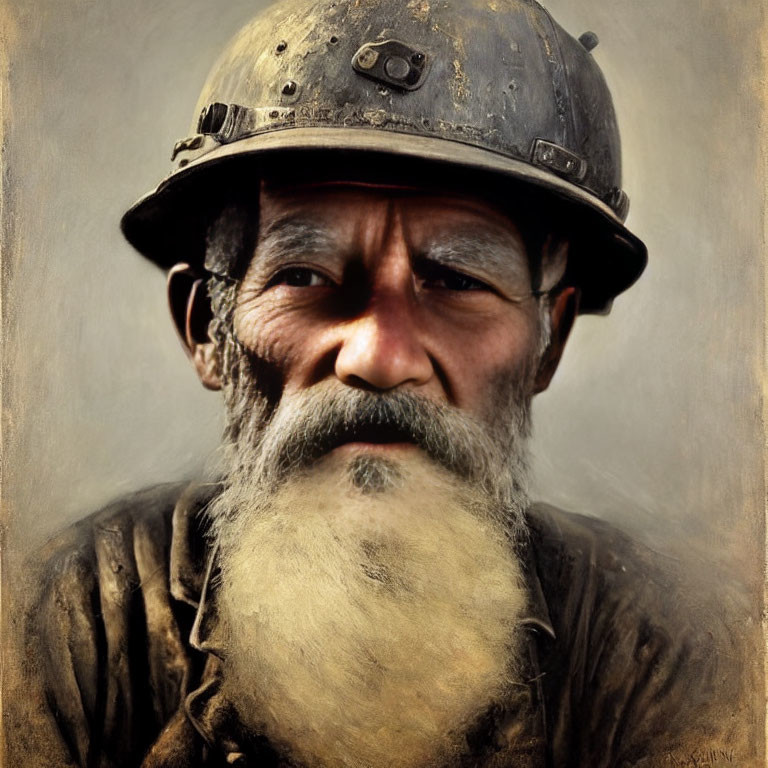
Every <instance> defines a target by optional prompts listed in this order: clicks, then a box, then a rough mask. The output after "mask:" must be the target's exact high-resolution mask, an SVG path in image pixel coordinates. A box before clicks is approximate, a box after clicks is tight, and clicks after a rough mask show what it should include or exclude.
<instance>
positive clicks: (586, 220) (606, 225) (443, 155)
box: [121, 127, 647, 313]
mask: <svg viewBox="0 0 768 768" xmlns="http://www.w3.org/2000/svg"><path fill="white" fill-rule="evenodd" d="M382 163H383V164H384V165H385V166H386V168H387V169H388V171H389V172H390V173H391V174H400V175H406V176H407V177H408V179H409V180H410V181H413V180H419V179H421V180H423V183H424V185H425V186H434V181H435V179H436V178H437V177H440V178H445V177H446V176H447V177H448V178H450V179H452V180H453V182H454V183H453V185H452V186H453V187H454V188H457V187H458V188H466V189H467V191H468V192H472V193H474V194H478V193H480V194H482V195H484V196H492V197H494V198H497V197H498V198H500V199H499V200H498V202H499V203H501V204H503V203H504V202H505V200H506V199H507V198H509V199H510V200H513V199H515V198H518V199H519V198H520V196H521V195H525V194H526V193H530V194H531V195H537V196H540V204H541V205H551V206H552V209H553V210H552V220H553V221H555V222H558V227H559V228H561V229H562V228H563V226H564V225H563V222H564V221H567V225H565V226H566V229H567V231H568V232H569V236H571V237H572V246H571V251H570V253H571V258H570V267H569V273H570V276H571V278H572V279H573V281H574V282H575V283H576V284H578V286H579V288H580V289H581V294H582V296H581V306H580V312H582V313H606V312H608V311H609V310H610V307H611V303H612V300H613V298H614V297H615V296H617V295H618V294H619V293H621V292H622V291H624V290H626V289H627V288H629V287H630V286H631V285H632V284H633V283H634V282H635V281H636V280H637V278H638V277H639V276H640V275H641V273H642V272H643V270H644V268H645V266H646V263H647V250H646V247H645V245H644V244H643V242H642V241H641V240H640V239H639V238H637V237H636V236H635V235H634V234H632V232H630V231H629V229H627V228H626V227H625V226H624V223H623V222H622V221H621V219H619V218H618V216H617V215H616V213H615V212H614V211H613V210H612V209H611V208H610V207H609V206H608V205H606V204H605V203H604V202H603V201H601V200H599V199H598V198H597V197H595V196H594V195H591V194H590V193H589V192H587V191H585V190H584V189H582V188H581V187H578V186H576V185H574V184H571V183H570V182H568V181H566V180H565V179H562V178H560V177H559V176H556V175H555V174H553V173H551V172H549V171H547V170H544V169H542V168H538V167H536V166H534V165H531V164H529V163H525V162H522V161H520V160H515V159H512V158H510V157H507V156H504V155H501V154H498V153H496V152H493V151H490V150H487V149H483V148H480V147H476V146H472V145H470V144H463V143H460V142H457V141H452V140H447V139H441V138H437V137H431V136H420V135H411V134H406V133H395V132H394V131H391V130H382V129H367V128H344V127H316V128H290V129H285V130H278V131H272V132H269V133H262V134H258V135H255V136H250V137H247V138H243V139H240V140H239V141H236V142H232V143H231V144H224V145H221V146H218V147H216V148H215V149H213V150H211V151H210V152H207V153H206V154H204V155H202V156H201V157H199V158H196V159H195V160H193V161H191V162H189V163H188V164H187V165H185V166H184V167H181V168H179V169H178V170H177V171H175V172H174V173H173V174H172V175H171V176H169V177H168V178H166V179H165V180H164V181H163V182H161V183H160V184H159V185H158V187H157V188H156V189H155V190H154V191H152V192H150V193H149V194H147V195H145V196H144V197H142V198H141V199H140V200H139V201H138V202H136V203H135V204H134V205H133V206H132V207H131V208H130V209H129V210H128V211H127V212H126V213H125V215H124V216H123V218H122V221H121V228H122V231H123V233H124V235H125V237H126V239H127V240H128V241H129V242H130V243H131V244H132V245H133V246H134V247H135V248H136V249H137V250H138V251H139V252H140V253H141V254H143V255H144V256H146V257H147V258H148V259H150V260H151V261H153V262H155V263H156V264H158V265H159V266H161V267H163V268H165V269H168V268H170V267H171V266H173V265H174V264H176V263H178V262H187V263H190V264H193V265H201V264H202V261H203V258H204V248H205V235H206V231H207V229H208V226H209V224H210V222H211V218H212V216H213V215H215V214H216V213H217V212H218V211H219V210H221V208H222V206H223V205H224V204H225V203H226V201H227V199H228V198H229V196H230V195H231V191H232V189H233V188H234V187H240V188H242V186H243V185H247V186H250V187H251V188H252V189H256V190H257V189H258V183H259V179H260V178H262V177H265V176H266V177H269V178H275V177H278V178H279V177H280V176H286V177H289V176H291V175H294V174H297V173H303V174H304V175H305V176H310V177H311V175H312V174H313V173H314V172H315V170H317V172H318V173H321V172H327V169H328V168H334V169H336V170H337V172H338V174H339V175H340V176H341V175H343V172H344V169H345V168H353V169H357V171H358V172H359V169H361V168H363V169H365V168H367V167H368V166H371V167H373V166H377V165H378V166H379V167H381V165H382ZM321 169H322V171H321Z"/></svg>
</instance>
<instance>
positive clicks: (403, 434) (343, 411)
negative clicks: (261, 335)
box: [268, 390, 479, 477]
mask: <svg viewBox="0 0 768 768" xmlns="http://www.w3.org/2000/svg"><path fill="white" fill-rule="evenodd" d="M282 421H283V420H282V419H280V418H279V417H278V418H277V419H276V420H275V421H273V423H272V424H271V425H270V427H271V428H270V429H269V430H268V431H270V432H272V431H273V430H275V429H279V431H280V433H281V434H280V438H279V445H278V446H276V448H277V453H276V455H273V460H274V461H275V466H276V468H277V469H278V471H279V473H280V475H282V476H284V475H285V474H288V473H290V472H292V471H295V470H300V469H303V468H306V467H308V466H309V465H311V464H313V463H314V462H316V461H317V460H318V459H320V458H321V457H322V456H324V455H325V454H327V453H329V452H330V451H332V450H333V449H334V448H337V447H339V446H340V445H343V444H344V443H347V442H353V441H360V442H372V443H394V442H408V443H413V444H414V445H416V446H417V447H419V448H420V449H421V450H422V451H424V453H425V454H426V455H427V456H429V457H430V458H431V459H432V460H433V461H435V462H436V463H438V464H440V465H441V466H443V467H445V468H446V469H448V470H450V471H452V472H454V473H456V474H458V475H459V476H460V477H469V476H471V474H472V464H473V457H472V456H471V455H468V453H470V452H468V451H467V450H465V449H462V447H461V446H462V443H466V442H467V440H466V439H464V440H462V439H460V438H461V437H465V436H466V433H467V432H468V431H469V430H471V431H473V432H475V435H476V434H477V432H476V430H478V429H479V427H478V426H477V425H475V424H474V423H473V422H470V424H467V417H466V416H464V415H462V414H457V413H455V412H453V411H452V409H450V408H449V407H447V406H441V405H439V404H437V403H434V402H431V401H429V400H427V399H425V398H423V397H419V396H417V395H413V394H410V393H405V392H396V393H383V394H382V393H371V392H365V391H362V390H361V391H358V392H355V393H353V394H350V393H344V394H343V395H339V394H329V393H324V395H323V396H322V397H321V398H314V397H310V398H307V400H306V401H305V402H303V403H302V404H301V406H299V411H298V412H293V413H292V414H291V417H290V419H289V420H286V423H276V422H282ZM476 439H477V437H476V436H475V440H476ZM476 458H477V457H475V459H476Z"/></svg>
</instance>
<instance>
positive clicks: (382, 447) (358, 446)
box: [331, 440, 417, 453]
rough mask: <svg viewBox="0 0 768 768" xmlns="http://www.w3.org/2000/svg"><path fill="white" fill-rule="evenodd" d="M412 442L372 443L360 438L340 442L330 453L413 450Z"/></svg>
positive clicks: (414, 446)
mask: <svg viewBox="0 0 768 768" xmlns="http://www.w3.org/2000/svg"><path fill="white" fill-rule="evenodd" d="M416 447H417V446H416V443H414V442H399V443H373V442H361V441H360V440H353V441H350V442H348V443H342V444H341V445H337V446H336V447H335V448H334V449H333V450H332V451H331V453H337V452H338V453H358V452H363V453H369V452H372V453H379V452H381V453H388V452H390V451H407V450H414V449H415V448H416Z"/></svg>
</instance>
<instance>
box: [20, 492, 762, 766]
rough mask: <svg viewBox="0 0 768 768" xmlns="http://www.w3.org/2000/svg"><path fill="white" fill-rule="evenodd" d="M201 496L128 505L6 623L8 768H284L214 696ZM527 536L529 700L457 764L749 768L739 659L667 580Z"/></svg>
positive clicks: (555, 522) (484, 731)
mask: <svg viewBox="0 0 768 768" xmlns="http://www.w3.org/2000/svg"><path fill="white" fill-rule="evenodd" d="M216 490H217V487H216V486H215V485H212V486H196V487H195V486H190V487H188V488H186V489H185V488H184V487H183V486H180V485H166V486H161V487H157V488H152V489H149V490H147V491H143V492H141V493H137V494H134V495H132V496H131V497H129V498H127V499H124V500H122V501H120V502H117V503H115V504H113V505H111V506H110V507H108V508H107V509H105V510H103V511H102V512H100V513H98V514H96V515H93V516H91V517H89V518H87V519H85V520H83V521H82V522H80V523H78V524H77V525H76V526H74V527H73V528H72V529H70V530H68V531H66V532H65V533H64V534H62V535H61V536H60V537H58V538H57V539H56V540H55V541H54V542H52V543H51V544H50V545H49V546H48V547H47V550H46V552H45V553H44V556H43V558H42V562H43V565H42V567H41V569H40V575H39V576H38V578H37V582H38V587H37V589H36V591H34V593H33V597H32V602H31V606H32V607H31V608H28V609H27V610H26V612H25V613H24V615H23V616H22V615H21V614H19V618H21V619H22V622H21V623H22V631H23V640H22V645H21V648H22V657H23V666H22V672H21V677H20V684H19V685H18V686H17V687H16V688H15V689H13V690H12V692H11V694H10V697H6V710H7V712H6V735H7V740H8V749H9V754H10V762H9V763H8V765H9V766H11V765H12V766H14V767H16V766H18V767H19V768H23V767H25V766H48V767H50V766H82V767H83V768H85V767H89V768H90V767H95V766H99V767H103V768H107V767H109V768H118V767H120V768H123V767H125V766H143V767H144V768H150V767H152V768H153V767H155V766H164V767H165V768H171V767H173V768H182V767H185V768H186V767H190V768H191V767H192V766H195V767H196V768H203V767H208V766H225V765H248V766H282V765H287V763H285V762H284V761H281V758H280V756H279V755H277V754H275V752H274V751H273V750H272V748H271V747H270V745H269V744H268V742H267V741H266V740H265V739H263V738H260V737H254V736H252V735H250V736H249V735H247V734H245V733H243V732H241V730H240V728H239V727H238V723H237V720H236V718H235V717H234V716H233V712H232V707H231V706H230V704H229V703H228V702H227V701H226V700H225V699H224V697H223V694H222V693H221V690H220V677H219V675H220V666H219V659H218V658H217V657H216V655H215V654H214V653H211V650H212V649H213V648H215V645H216V637H215V633H216V631H217V621H216V610H215V595H212V594H211V590H210V589H209V574H207V570H208V569H209V563H212V562H213V558H211V556H210V553H209V552H208V551H207V546H206V540H205V537H204V530H203V526H204V520H203V517H202V515H201V514H200V513H201V510H202V509H203V507H204V506H205V505H206V503H207V502H208V501H209V500H210V498H211V497H212V495H213V494H215V493H216ZM529 524H530V529H531V535H530V541H529V543H528V546H527V551H526V555H525V559H526V563H527V564H526V574H525V575H526V579H527V587H528V595H529V604H528V611H527V614H526V618H525V620H524V622H523V624H524V627H525V634H526V638H527V639H526V643H527V665H528V666H527V670H526V671H525V680H526V684H525V685H524V686H520V688H519V690H518V691H517V693H516V694H515V695H514V696H512V697H510V699H509V701H506V702H505V704H504V706H502V707H498V708H496V709H494V710H493V711H492V712H489V713H488V716H487V717H486V718H485V719H484V721H483V722H482V723H480V724H479V726H478V728H477V729H476V730H475V731H474V732H472V733H470V734H469V735H468V737H467V740H468V745H469V748H468V753H469V756H468V758H467V760H466V761H465V765H467V766H488V768H492V767H494V766H516V767H517V768H543V767H544V766H557V767H558V768H569V767H575V766H580V767H582V768H608V767H609V766H610V767H615V768H619V767H622V766H636V765H637V766H641V765H642V766H657V765H658V766H662V765H664V766H674V765H691V766H693V765H714V764H715V763H716V762H721V763H728V762H729V761H730V762H731V763H733V764H736V765H747V760H748V756H747V753H746V751H745V750H748V749H749V747H748V746H747V745H745V744H743V743H742V742H743V736H742V735H741V734H743V732H744V727H743V723H741V722H739V718H738V717H736V714H737V712H738V709H739V708H738V705H737V703H736V702H737V701H738V700H739V699H738V697H739V688H738V686H739V681H738V678H739V673H738V670H739V661H738V659H739V652H740V648H739V646H738V643H737V642H736V641H735V640H734V639H733V637H732V636H731V635H732V634H733V633H732V632H731V631H729V630H728V628H727V627H726V626H724V624H723V623H722V622H718V621H717V620H715V619H714V617H713V615H712V613H711V612H710V611H707V610H705V609H704V607H703V605H702V604H701V603H702V601H701V599H700V596H696V595H695V594H694V593H691V592H690V591H684V587H683V581H682V580H681V579H680V578H679V577H678V576H676V575H675V573H674V569H673V567H672V566H673V565H674V563H672V562H671V561H670V562H667V561H665V560H664V559H662V558H659V557H658V556H656V555H655V554H654V553H652V552H651V551H649V550H647V549H646V548H644V547H642V546H640V545H638V544H637V543H635V542H633V541H632V540H630V539H629V538H627V537H626V536H625V535H623V534H622V533H620V532H618V531H617V530H615V529H614V528H612V527H610V526H608V525H606V524H604V523H602V522H599V521H597V520H594V519H591V518H587V517H581V516H577V515H571V514H567V513H564V512H561V511H559V510H556V509H554V508H551V507H547V506H544V505H536V506H534V507H533V508H532V509H531V510H530V513H529ZM699 617H704V618H699ZM740 751H741V752H740ZM707 761H709V762H707ZM750 764H751V763H750Z"/></svg>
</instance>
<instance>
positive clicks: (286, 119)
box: [122, 0, 647, 313]
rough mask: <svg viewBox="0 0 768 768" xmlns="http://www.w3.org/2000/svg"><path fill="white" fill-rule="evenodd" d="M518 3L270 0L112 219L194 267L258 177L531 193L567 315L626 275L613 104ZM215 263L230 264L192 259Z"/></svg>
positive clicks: (640, 256) (642, 257)
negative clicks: (560, 252) (555, 257)
mask: <svg viewBox="0 0 768 768" xmlns="http://www.w3.org/2000/svg"><path fill="white" fill-rule="evenodd" d="M596 44H597V37H596V36H595V35H594V34H593V33H585V34H584V35H582V36H581V37H580V38H579V39H578V40H577V39H575V38H573V37H571V36H570V35H569V34H568V33H567V32H565V31H564V30H563V29H562V28H561V27H560V26H558V24H557V23H556V22H555V21H554V20H553V19H552V17H551V16H550V15H549V13H548V12H547V11H546V10H545V9H544V8H542V7H541V6H540V5H539V4H538V3H536V2H534V0H283V1H282V2H279V3H277V4H275V5H273V6H271V7H269V8H268V9H267V10H266V11H265V12H263V13H262V14H260V15H259V16H257V17H256V18H255V19H254V20H252V21H251V22H250V23H249V24H248V25H246V26H245V27H244V28H243V29H242V30H241V31H240V33H239V34H238V35H237V36H236V37H235V38H234V40H233V41H232V42H231V43H230V44H229V46H228V48H227V49H226V50H225V51H224V53H223V55H222V56H221V58H220V59H219V61H218V62H217V63H216V65H215V66H214V68H213V71H212V73H211V75H210V76H209V78H208V82H207V83H206V85H205V88H204V89H203V93H202V95H201V97H200V102H199V104H198V107H197V111H196V116H195V121H194V124H193V126H192V130H191V135H189V136H188V137H187V138H184V139H182V140H181V141H179V142H177V144H176V145H175V147H174V148H173V153H172V160H173V161H175V169H174V170H173V171H172V173H171V174H170V175H169V176H168V177H167V178H166V179H165V180H164V181H162V182H161V183H160V185H159V186H158V187H157V188H156V189H155V190H154V191H153V192H150V193H149V194H147V195H146V196H145V197H143V198H142V199H140V200H139V201H138V202H137V203H136V204H135V205H134V206H133V207H132V208H131V209H130V210H129V211H128V212H127V213H126V214H125V216H124V217H123V220H122V228H123V232H124V234H125V236H126V237H127V239H128V240H129V241H130V242H131V243H132V244H133V245H134V246H135V247H136V248H137V249H138V250H139V251H140V252H141V253H143V254H144V255H145V256H147V257H148V258H149V259H151V260H152V261H154V262H156V263H157V264H159V265H161V266H163V267H169V266H171V265H172V264H174V263H175V262H177V261H186V262H192V263H195V264H198V265H200V266H203V260H204V258H205V234H206V231H207V228H208V226H209V224H210V223H211V221H212V217H213V216H214V215H215V214H216V213H217V212H218V211H220V210H221V207H222V205H223V204H224V203H225V202H226V200H227V199H228V197H229V196H231V195H232V194H235V190H239V189H242V188H244V187H250V188H251V189H253V188H254V187H256V188H258V183H257V181H258V179H259V178H260V177H261V176H263V175H266V174H270V175H271V177H274V176H275V175H277V176H280V175H283V176H290V175H291V174H294V173H296V172H297V169H301V170H302V172H304V173H305V174H309V175H315V174H318V175H320V174H326V173H336V174H337V176H339V177H342V176H349V174H350V173H361V172H368V171H370V172H373V169H377V172H381V171H382V170H386V171H388V172H393V173H398V174H405V175H407V176H408V178H410V179H416V180H421V181H424V182H425V183H426V182H432V181H433V180H435V179H440V180H441V183H442V182H443V181H446V182H450V183H453V184H454V185H457V186H458V187H459V188H466V189H468V190H469V189H471V190H473V191H477V190H479V191H481V192H482V193H483V194H486V195H491V196H492V197H493V199H494V201H496V202H497V203H498V204H499V205H501V206H504V205H507V204H509V205H510V206H512V207H514V206H515V205H518V204H523V205H525V206H526V210H531V209H532V208H535V209H536V210H538V211H539V213H540V215H542V212H545V213H544V214H543V215H544V216H545V219H548V220H551V221H552V222H553V225H554V224H555V223H557V225H558V226H567V227H568V232H569V237H571V250H570V254H571V257H570V259H569V267H568V270H569V278H570V279H571V280H572V281H573V282H574V283H575V284H577V285H579V287H580V288H581V292H582V300H581V311H582V312H593V313H595V312H597V313H600V312H607V311H608V310H609V309H610V306H611V302H612V300H613V298H614V297H615V296H616V295H617V294H619V293H620V292H621V291H623V290H625V289H626V288H628V287H629V286H630V285H631V284H632V283H633V282H634V281H635V280H636V279H637V278H638V277H639V275H640V274H641V272H642V271H643V269H644V267H645V263H646V259H647V255H646V249H645V246H644V245H643V243H642V242H641V241H640V240H639V239H638V238H637V237H636V236H635V235H633V234H632V233H631V232H630V231H629V230H628V229H627V228H626V227H625V226H624V220H625V219H626V216H627V213H628V209H629V201H628V198H627V195H626V194H625V193H624V192H623V190H622V188H621V156H620V155H621V152H620V144H619V134H618V128H617V124H616V116H615V113H614V109H613V104H612V100H611V96H610V93H609V91H608V88H607V86H606V83H605V80H604V79H603V76H602V74H601V72H600V69H599V68H598V66H597V64H596V63H595V61H594V59H593V56H592V49H593V48H594V47H595V45H596ZM205 266H206V267H207V268H208V269H209V270H210V271H214V272H215V271H220V270H222V269H223V270H224V271H227V270H228V269H233V268H234V267H233V265H231V264H230V265H221V264H216V265H205Z"/></svg>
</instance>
